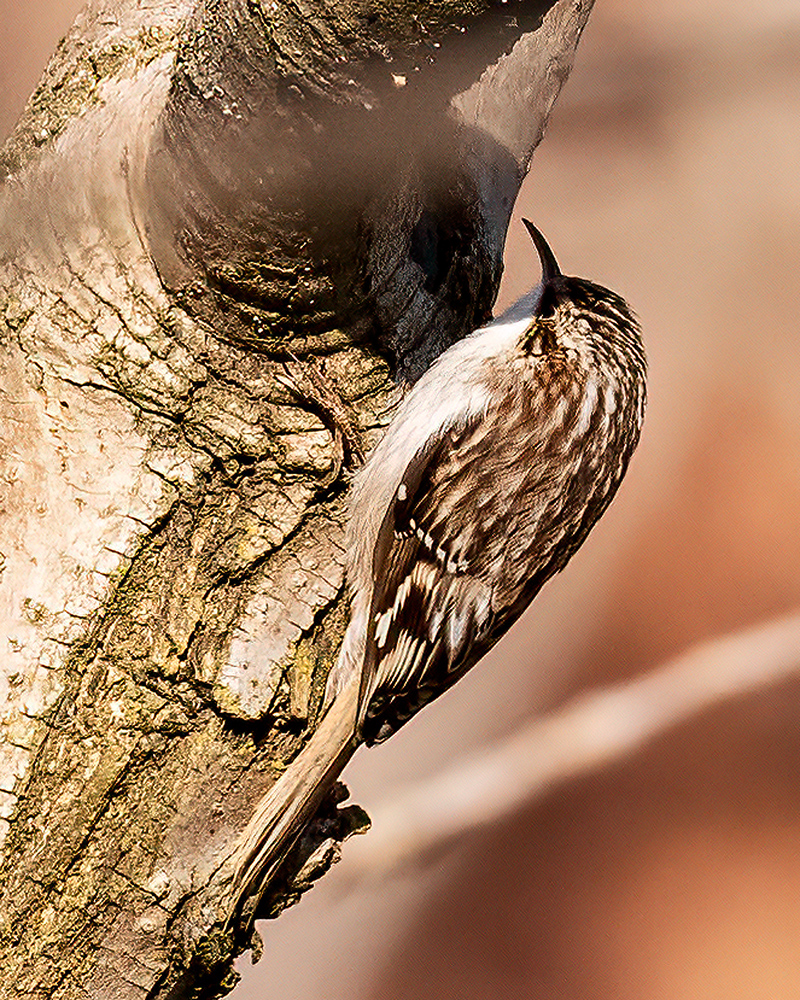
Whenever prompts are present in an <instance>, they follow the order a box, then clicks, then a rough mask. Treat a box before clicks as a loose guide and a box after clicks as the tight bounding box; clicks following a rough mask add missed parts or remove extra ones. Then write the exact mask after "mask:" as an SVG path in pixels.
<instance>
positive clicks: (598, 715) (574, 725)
mask: <svg viewBox="0 0 800 1000" xmlns="http://www.w3.org/2000/svg"><path fill="white" fill-rule="evenodd" d="M799 651H800V615H797V614H795V615H792V616H790V617H787V618H783V619H779V620H777V621H774V622H769V623H766V624H763V625H760V626H758V627H756V628H752V629H749V630H747V631H743V632H737V633H734V634H733V635H730V636H726V637H725V638H722V639H717V640H714V641H712V642H706V643H703V644H702V645H700V646H697V647H696V648H694V649H690V650H689V651H688V652H686V653H684V654H683V655H682V656H679V657H678V658H677V659H675V660H672V661H670V662H669V663H666V664H664V665H662V666H660V667H657V668H656V669H654V670H652V671H651V672H650V673H648V674H646V675H645V676H643V677H639V678H636V679H635V680H632V681H628V682H626V683H624V684H619V685H616V686H614V687H610V688H600V689H598V690H595V691H591V692H589V693H588V694H583V695H581V696H580V697H578V698H576V699H575V700H574V701H572V702H570V703H569V704H568V705H566V706H565V707H564V708H562V709H561V710H560V711H558V712H556V713H554V714H553V715H551V716H549V717H547V718H544V719H534V720H533V721H532V722H531V723H529V724H528V725H527V726H524V727H522V728H520V729H519V730H518V731H517V732H515V733H513V734H512V735H511V736H509V737H508V738H507V739H504V740H503V741H501V742H499V743H498V744H497V745H495V746H492V747H490V748H488V749H486V750H484V751H482V752H481V753H480V754H476V755H474V756H473V757H471V758H468V759H465V760H463V761H460V762H459V763H458V764H457V765H456V766H455V767H452V768H450V769H448V770H447V771H444V772H443V773H441V774H439V775H437V776H435V777H434V778H433V779H431V780H429V781H425V782H423V783H421V784H419V785H416V786H412V787H411V788H410V789H409V790H408V791H407V792H406V793H405V794H403V795H400V796H396V797H394V798H393V799H392V801H387V802H384V803H382V804H379V805H378V806H377V807H376V808H373V810H372V820H373V830H372V833H371V834H370V836H369V837H366V838H364V839H363V840H362V841H361V842H359V843H358V844H355V845H353V848H352V851H351V855H350V857H349V858H348V874H349V880H350V881H361V880H372V879H377V880H380V879H383V878H385V877H386V876H387V875H391V874H393V873H395V872H398V871H402V870H407V869H408V868H409V867H413V866H414V865H418V864H424V863H425V859H426V858H428V857H430V856H432V855H435V854H436V852H438V851H441V850H443V849H446V847H447V846H448V845H449V844H451V843H453V842H454V841H455V840H457V839H458V838H459V837H462V836H464V835H465V834H468V833H469V832H470V831H471V830H476V829H480V828H481V827H484V826H488V825H489V824H491V823H494V822H496V821H497V820H500V819H502V818H503V817H504V816H507V815H509V814H510V813H512V812H514V811H515V810H517V809H519V808H521V807H522V806H524V805H525V804H527V803H530V802H531V801H534V800H536V799H537V798H539V797H541V796H543V795H545V794H546V793H547V792H548V791H550V789H552V788H553V786H554V785H559V784H561V783H563V782H565V781H568V780H570V779H571V778H574V777H577V776H579V775H582V774H586V773H588V772H592V771H596V770H599V769H600V768H602V767H606V766H608V765H609V764H613V763H614V762H615V761H619V760H623V759H625V758H626V757H629V756H630V755H631V754H634V753H635V752H636V751H637V750H638V749H639V748H640V747H641V746H642V745H643V744H645V743H648V742H650V741H652V740H654V739H656V738H658V737H659V736H661V735H662V734H663V733H665V732H667V731H668V730H670V729H672V728H674V727H676V726H678V725H680V724H682V723H685V722H687V721H688V720H690V719H692V718H694V717H696V716H697V715H699V714H701V713H702V712H704V711H706V710H708V709H709V708H711V707H713V706H714V705H717V704H719V703H720V702H724V701H728V700H730V699H734V698H740V697H744V696H746V695H748V694H750V693H751V692H753V691H757V690H759V689H761V688H765V687H769V686H771V685H775V684H779V683H781V682H782V681H784V680H786V679H787V678H789V677H792V676H795V675H797V674H798V673H800V652H799Z"/></svg>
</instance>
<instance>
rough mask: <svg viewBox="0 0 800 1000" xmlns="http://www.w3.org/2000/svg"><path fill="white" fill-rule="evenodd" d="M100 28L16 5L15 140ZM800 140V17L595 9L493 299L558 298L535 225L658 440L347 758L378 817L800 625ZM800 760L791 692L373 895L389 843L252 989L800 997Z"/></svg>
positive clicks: (401, 872)
mask: <svg viewBox="0 0 800 1000" xmlns="http://www.w3.org/2000/svg"><path fill="white" fill-rule="evenodd" d="M80 6H81V3H80V0H62V2H54V0H27V2H26V3H25V4H24V5H22V4H20V3H18V2H17V0H0V24H2V25H3V27H2V29H1V30H0V131H2V132H3V133H4V134H5V133H6V132H7V131H8V130H9V129H10V128H11V126H12V124H13V122H14V120H15V118H16V116H17V115H18V114H19V112H20V110H21V108H22V106H23V104H24V101H25V98H26V96H27V94H28V93H29V92H30V90H31V89H32V87H33V86H34V84H35V82H36V79H37V78H38V75H39V73H40V72H41V68H42V66H43V64H44V62H45V60H46V58H47V56H48V54H49V53H50V51H51V50H52V48H53V47H54V45H55V43H56V42H57V40H58V38H59V37H60V35H61V34H62V33H63V32H64V31H65V30H66V28H67V27H68V26H69V24H70V22H71V20H72V18H73V17H74V15H75V13H76V12H77V10H78V9H79V8H80ZM799 122H800V5H798V4H797V2H796V0H764V2H763V3H762V4H760V5H759V6H758V8H757V9H756V8H753V7H752V5H745V4H744V3H741V2H738V3H737V2H734V3H730V2H728V0H705V2H704V3H697V2H696V0H693V2H690V0H674V2H673V3H671V4H663V3H656V2H655V0H649V2H646V0H640V2H638V3H634V2H632V0H597V5H596V8H595V11H594V13H593V15H592V17H591V19H590V22H589V27H588V28H587V30H586V33H585V36H584V39H583V42H582V44H581V48H580V49H579V53H578V61H577V65H576V68H575V71H574V72H573V74H572V76H571V78H570V80H569V81H568V83H567V86H566V88H565V90H564V92H563V94H562V96H561V98H560V101H559V103H558V105H557V107H556V110H555V112H554V114H553V117H552V120H551V124H550V127H549V130H548V134H547V136H546V137H545V140H544V142H543V143H542V145H541V146H540V148H539V150H538V151H537V154H536V156H535V159H534V163H533V167H532V170H531V173H530V176H529V178H528V180H527V182H526V184H525V186H524V188H523V192H522V195H521V197H520V201H519V204H518V206H517V214H516V216H515V222H514V223H512V227H511V230H510V233H509V241H508V248H507V258H506V278H505V282H504V286H503V290H502V293H501V298H502V301H501V303H500V305H504V304H507V303H508V302H510V301H511V300H512V299H513V298H515V297H516V296H517V295H518V294H520V293H521V292H522V291H524V290H526V289H527V288H528V287H529V286H530V285H531V284H533V283H534V282H535V281H536V280H537V279H538V270H537V264H536V260H535V255H534V253H533V251H532V247H531V246H530V243H529V241H528V238H527V235H526V234H525V233H524V230H523V229H522V227H521V226H520V225H519V224H518V221H516V220H518V218H519V216H520V215H526V216H528V217H530V218H532V219H533V220H535V222H536V223H537V225H539V226H540V227H541V228H542V230H543V231H544V232H545V234H546V235H547V237H548V239H549V240H550V242H551V244H552V246H553V248H554V249H555V252H556V255H557V256H558V258H559V261H560V263H561V265H562V267H563V268H564V270H565V271H567V272H569V273H573V274H581V275H585V276H587V277H591V278H592V279H594V280H596V281H599V282H601V283H603V284H607V285H609V286H610V287H612V288H614V289H616V290H618V291H620V292H621V293H623V294H624V295H625V296H626V297H627V298H628V299H629V301H630V302H631V303H632V304H633V305H634V307H635V308H636V310H637V311H638V313H639V315H640V317H641V320H642V323H643V326H644V330H645V336H646V341H647V347H648V351H649V357H650V366H651V377H650V408H649V413H648V417H647V420H646V423H645V430H644V436H643V440H642V444H641V447H640V450H639V452H638V454H637V456H636V458H635V460H634V462H633V465H632V467H631V470H630V472H629V475H628V478H627V480H626V482H625V484H624V485H623V488H622V489H621V491H620V494H619V496H618V498H617V499H616V500H615V502H614V504H613V505H612V507H611V509H610V511H609V512H608V514H607V515H606V516H605V518H604V519H603V521H602V522H601V523H600V525H599V526H598V527H597V528H596V529H595V531H594V533H593V535H592V536H591V538H590V539H589V541H588V542H587V544H586V545H585V546H584V548H583V550H582V551H581V552H580V553H579V554H578V556H576V558H575V559H574V560H573V562H572V563H571V564H570V566H569V567H568V569H567V571H566V572H565V573H564V574H563V575H562V576H561V577H560V578H559V579H558V580H556V581H554V582H553V583H551V584H550V585H548V587H547V588H546V589H545V591H544V592H543V593H542V594H541V595H540V597H539V598H538V599H537V601H536V602H535V605H534V606H533V607H532V608H531V609H530V611H529V612H528V613H527V615H526V616H525V617H524V619H523V621H522V622H521V623H520V624H519V625H518V626H517V627H516V628H515V629H514V630H512V632H511V634H509V636H507V637H506V639H505V640H504V641H503V642H502V643H501V644H500V645H499V646H498V647H497V649H496V650H495V651H494V652H493V654H492V655H491V657H489V658H488V659H487V660H486V661H484V663H483V664H482V665H481V666H480V667H479V668H476V669H475V670H474V671H473V672H472V673H471V674H470V675H469V676H468V677H467V678H466V679H465V680H464V681H463V682H461V684H460V685H458V686H457V687H456V688H455V689H454V690H453V691H451V692H450V693H449V694H448V695H447V696H445V697H444V698H442V699H441V700H440V701H439V702H437V703H436V705H435V706H432V707H431V708H430V709H428V710H426V711H425V712H423V713H422V714H421V715H420V716H418V717H417V718H416V719H415V720H414V721H413V722H412V723H411V724H409V725H408V726H407V727H406V729H405V730H403V731H402V732H401V733H400V734H399V735H398V736H397V737H396V738H394V739H393V740H391V741H390V742H389V743H388V744H387V745H385V746H382V747H379V748H376V749H374V750H372V751H369V752H362V753H361V754H359V755H358V756H357V758H356V759H355V760H354V762H353V763H352V764H351V765H350V767H349V768H348V770H347V772H346V775H345V777H346V780H347V782H348V784H349V785H350V788H351V790H352V793H353V797H354V798H355V800H356V801H358V802H359V803H361V804H362V805H364V806H365V807H366V808H367V810H368V811H371V812H374V813H375V815H376V816H379V815H380V814H381V810H382V809H383V808H384V805H385V804H386V803H391V802H392V801H393V800H395V799H396V797H397V796H398V795H399V794H400V792H401V791H403V790H405V789H408V788H413V787H414V786H415V785H417V784H419V783H420V782H424V781H425V780H426V779H428V778H430V777H431V776H434V775H437V774H438V773H440V772H441V771H443V770H445V769H446V768H448V767H450V766H451V765H452V764H453V762H455V761H458V760H460V759H461V758H463V757H464V755H465V754H469V753H473V754H476V755H477V756H478V757H480V756H481V755H483V754H485V753H487V752H488V751H490V750H491V749H492V748H494V747H495V746H496V745H497V744H498V742H500V743H502V741H503V740H504V739H505V738H506V737H508V736H509V734H512V733H513V732H514V731H515V730H516V729H517V728H518V727H520V726H524V725H526V724H528V723H529V721H530V719H531V718H535V717H537V716H540V715H544V714H546V713H553V712H558V711H559V710H560V709H561V706H563V705H564V704H565V703H569V700H570V699H571V698H572V697H574V696H575V695H576V694H578V693H579V692H581V691H586V690H592V689H595V688H597V687H598V686H604V685H612V684H615V683H618V682H620V681H625V680H628V679H631V678H637V677H640V676H643V675H645V674H647V673H648V672H654V671H658V670H659V669H660V667H661V665H662V664H663V663H665V662H666V661H668V660H669V659H670V658H672V657H674V656H676V655H677V654H679V653H681V652H682V651H684V650H686V649H689V648H691V647H693V646H695V645H696V644H697V643H699V642H703V641H705V640H709V639H713V638H714V637H717V636H723V635H730V634H735V633H737V632H739V631H741V630H747V629H749V628H751V627H752V626H755V625H758V624H759V623H763V622H768V621H770V620H771V619H774V618H775V617H777V616H780V615H784V614H786V613H788V612H791V611H792V610H794V609H796V608H798V607H800V572H799V571H798V564H799V563H800V531H798V519H799V517H800V459H799V457H798V456H800V377H799V376H798V372H800V318H799V317H800V279H798V277H797V275H798V274H799V273H800V242H799V241H798V232H800V128H799V127H798V123H799ZM756 656H757V650H756ZM798 666H800V650H799V651H798ZM799 751H800V680H794V679H792V677H791V676H788V677H784V679H783V680H781V681H775V682H774V683H765V684H764V685H763V686H762V687H761V688H760V689H758V690H757V691H755V692H752V691H751V692H750V693H743V694H741V695H739V696H735V697H732V698H729V699H726V700H723V701H721V702H720V703H719V704H718V705H715V706H712V707H710V708H707V709H705V710H704V711H702V712H700V713H698V714H696V715H694V716H693V717H691V718H689V719H687V720H685V721H684V722H682V723H681V724H680V725H678V726H674V727H671V728H670V729H668V730H667V731H665V732H663V733H661V734H660V735H659V736H658V737H657V738H655V739H652V740H650V741H648V742H647V743H646V744H645V746H644V747H643V748H641V749H638V750H635V751H633V752H631V753H629V754H626V755H624V756H623V757H622V759H620V760H618V761H616V762H612V763H611V764H608V765H606V766H605V767H603V768H599V769H597V768H595V769H592V770H590V771H587V772H586V773H584V774H579V775H577V776H572V777H570V778H569V779H568V780H565V781H563V782H559V783H557V784H555V785H553V786H552V787H550V788H549V790H548V791H546V792H541V791H540V792H539V793H537V794H535V795H532V796H531V797H530V800H529V801H528V802H527V803H525V804H524V805H523V806H521V807H517V808H515V809H513V810H511V811H509V812H507V813H506V814H505V815H504V816H502V817H501V818H500V819H497V820H495V821H494V822H492V823H490V824H487V825H485V826H484V827H483V828H482V829H480V830H476V831H473V832H470V833H467V834H464V835H463V836H460V837H459V838H458V839H457V842H456V845H455V846H454V845H453V844H449V845H448V846H447V848H446V849H444V848H443V849H442V850H434V851H426V852H425V853H424V855H423V856H421V857H419V858H413V859H412V860H411V861H410V862H408V863H406V864H405V865H404V866H402V867H400V868H399V869H395V870H392V871H389V872H388V873H382V874H378V873H374V874H372V875H370V874H369V866H368V865H367V864H365V863H364V862H363V861H362V862H359V857H360V856H361V855H360V852H362V853H363V852H364V850H365V849H366V848H365V845H366V844H367V842H368V841H369V837H367V838H361V839H360V841H359V840H356V841H353V842H350V843H349V844H348V845H347V846H346V849H345V852H344V858H343V860H342V862H341V864H340V865H339V866H338V867H337V868H336V869H335V870H334V872H332V873H331V875H330V876H328V877H326V878H325V879H324V880H323V882H322V883H321V884H320V885H319V886H318V887H316V888H315V889H314V890H313V891H312V892H311V893H310V894H309V895H308V896H306V897H305V899H304V900H303V901H302V902H301V904H300V905H299V906H298V907H295V908H294V909H293V910H290V911H288V912H287V913H286V914H284V915H283V916H282V917H281V918H280V920H278V921H275V922H270V923H267V924H263V925H262V926H261V930H262V933H263V936H264V941H265V957H264V960H263V961H262V962H261V964H259V965H257V966H255V967H251V966H250V965H249V964H248V963H247V962H246V961H243V962H242V963H241V966H240V969H241V972H242V975H243V980H242V984H241V985H240V987H239V988H238V990H237V992H236V993H235V994H234V996H235V997H236V1000H255V998H266V1000H311V998H319V997H325V998H326V1000H345V998H348V1000H395V998H397V1000H400V998H401V997H402V998H403V1000H417V998H419V1000H422V998H426V1000H449V998H455V997H458V998H461V1000H472V998H474V1000H478V998H486V997H492V996H503V997H507V998H511V1000H516V998H520V1000H522V998H526V1000H528V998H537V1000H554V998H558V1000H662V998H663V1000H684V998H686V1000H689V998H691V1000H712V998H713V1000H723V998H724V1000H730V998H736V1000H751V998H753V1000H755V998H759V1000H762V998H763V1000H790V998H791V1000H796V998H797V997H798V996H800V948H798V945H797V942H798V940H800V753H799ZM513 777H514V776H513V774H512V775H510V778H511V779H513Z"/></svg>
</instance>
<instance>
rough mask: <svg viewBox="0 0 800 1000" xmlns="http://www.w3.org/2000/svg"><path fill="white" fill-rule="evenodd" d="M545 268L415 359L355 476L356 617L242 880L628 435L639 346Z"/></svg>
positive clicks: (455, 644) (529, 559)
mask: <svg viewBox="0 0 800 1000" xmlns="http://www.w3.org/2000/svg"><path fill="white" fill-rule="evenodd" d="M523 221H525V225H526V226H527V228H528V231H529V233H530V235H531V237H532V239H533V242H534V244H535V245H536V248H537V250H538V252H539V256H540V259H541V264H542V280H541V282H540V283H539V285H538V286H537V287H536V289H534V291H533V292H531V293H530V294H529V295H527V296H525V297H524V298H523V299H521V300H520V301H519V302H518V303H517V304H516V305H515V306H513V307H512V308H511V309H510V310H509V311H508V312H507V313H505V314H504V315H503V316H501V317H500V318H499V319H497V320H495V321H493V322H492V323H490V324H488V325H487V326H486V327H483V328H482V329H480V330H477V331H475V333H473V334H471V335H470V336H469V337H466V338H465V339H464V340H462V341H460V342H459V343H457V344H455V345H454V346H453V347H451V348H450V349H449V350H448V351H446V352H445V353H444V354H442V356H441V357H440V358H439V359H438V360H437V361H436V363H435V364H434V365H432V367H431V368H430V369H429V370H428V371H427V372H426V373H425V374H424V375H423V376H422V378H421V379H420V380H419V381H418V382H417V384H416V385H415V386H414V388H413V389H412V390H411V392H410V393H409V394H408V396H407V397H406V398H405V400H404V401H403V403H402V404H401V406H400V408H399V410H398V412H397V414H396V415H395V417H394V419H393V420H392V422H391V424H390V426H389V428H388V430H387V431H386V434H385V436H384V438H383V439H382V440H381V442H380V444H379V445H378V446H377V447H376V448H375V450H374V451H373V452H372V454H371V456H370V458H369V460H368V461H367V463H366V465H365V466H364V467H363V469H362V470H361V471H360V472H359V473H358V475H357V477H356V479H355V483H354V486H353V491H352V497H351V503H350V521H349V527H348V532H347V548H348V563H347V576H348V581H349V586H350V589H351V592H352V609H351V620H350V624H349V626H348V629H347V633H346V635H345V639H344V642H343V644H342V649H341V652H340V655H339V659H338V662H337V664H336V666H335V667H334V669H333V670H332V672H331V675H330V677H329V680H328V687H327V692H326V705H327V709H326V714H325V717H324V718H323V720H322V722H321V724H320V726H319V728H318V729H317V731H316V733H315V734H314V736H313V737H312V739H311V741H310V742H309V744H308V746H307V747H306V748H305V750H304V751H303V752H302V753H301V755H300V756H299V758H298V759H297V761H296V762H295V763H293V764H292V765H291V767H290V768H289V770H288V771H287V772H286V774H285V775H284V776H283V777H282V778H281V779H280V781H278V782H277V784H276V785H275V786H274V788H273V789H272V790H271V792H270V793H269V794H268V795H267V797H266V798H265V800H264V802H263V803H262V807H261V808H260V809H259V813H258V815H257V816H256V817H255V818H254V820H253V823H251V826H250V829H249V831H248V833H247V834H246V835H245V838H244V840H243V842H242V845H241V853H240V864H239V873H238V874H239V882H240V885H241V887H242V891H243V892H244V893H245V894H248V893H249V894H253V892H254V891H257V890H255V886H256V883H257V882H258V881H262V882H263V880H264V879H265V878H268V877H269V875H270V874H271V873H272V871H274V868H275V866H276V865H277V863H278V861H279V860H280V859H281V858H282V857H283V856H284V854H285V851H286V849H287V847H288V845H289V844H291V842H292V840H293V839H294V837H295V836H296V835H297V834H298V833H299V832H300V829H301V828H302V824H303V823H304V822H305V821H306V820H307V819H308V818H309V817H310V815H311V814H312V812H313V810H314V809H315V808H316V805H317V803H318V802H319V801H320V799H321V797H322V795H323V794H324V793H325V791H326V790H327V789H328V788H329V787H330V785H331V783H332V782H333V780H335V778H336V776H337V775H338V773H339V771H340V770H341V768H342V767H343V766H344V763H345V761H346V760H347V759H348V758H349V756H350V755H351V754H352V752H353V750H354V749H355V747H356V746H357V745H358V744H359V743H360V742H366V743H368V744H369V743H374V742H376V741H379V740H382V739H385V738H386V737H387V736H389V735H391V734H392V733H393V732H394V731H395V730H396V729H397V728H398V727H399V726H401V725H402V724H403V723H404V722H405V721H406V720H407V719H409V718H410V717H411V716H412V715H413V714H414V713H415V712H417V711H418V710H419V709H420V708H421V707H422V706H423V705H425V704H427V703H428V702H429V701H431V700H432V699H433V698H435V697H436V696H437V695H439V694H441V693H442V692H443V691H444V690H446V689H447V688H448V687H450V685H451V684H453V683H454V682H455V681H456V680H457V679H458V678H459V677H461V676H462V675H463V674H464V673H465V672H466V671H467V670H469V668H470V667H471V666H473V664H475V663H476V662H477V661H478V660H479V659H480V658H481V657H482V656H483V655H484V654H485V653H486V652H487V650H488V649H489V648H490V647H491V646H492V645H493V644H494V643H495V642H496V641H497V639H499V638H500V636H501V635H502V634H503V633H504V632H505V631H506V630H507V629H508V628H509V626H510V625H511V624H512V623H513V622H514V621H515V620H516V619H517V618H518V617H519V615H520V614H521V613H522V611H523V610H524V609H525V608H526V607H527V606H528V604H529V603H530V602H531V601H532V600H533V598H534V597H535V596H536V594H537V593H538V591H539V589H540V588H541V587H542V585H543V584H544V583H545V582H546V581H547V580H548V579H549V578H550V577H551V576H552V575H553V574H554V573H556V572H558V570H560V569H562V568H563V567H564V565H565V564H566V563H567V561H568V560H569V558H570V556H571V555H572V554H573V553H574V552H575V551H576V549H577V548H578V547H579V546H580V544H581V543H582V542H583V540H584V538H585V537H586V535H587V534H588V532H589V530H590V529H591V527H592V525H593V524H594V523H595V521H597V519H598V518H599V517H600V515H601V514H602V513H603V511H604V510H605V509H606V507H607V506H608V504H609V502H610V501H611V499H612V497H613V496H614V493H615V492H616V490H617V487H618V486H619V484H620V481H621V480H622V477H623V475H624V473H625V470H626V468H627V466H628V462H629V460H630V457H631V455H632V453H633V450H634V448H635V447H636V443H637V441H638V439H639V431H640V428H641V424H642V418H643V416H644V406H645V372H646V362H645V356H644V350H643V347H642V342H641V336H640V331H639V327H638V324H637V322H636V319H635V318H634V316H633V314H632V312H631V310H630V308H629V307H628V305H627V303H626V302H625V301H624V300H623V299H622V298H621V297H620V296H619V295H616V294H615V293H614V292H611V291H609V290H608V289H606V288H601V287H600V286H599V285H595V284H593V283H592V282H590V281H586V280H584V279H582V278H570V277H567V276H565V275H563V274H562V273H561V271H560V270H559V268H558V265H557V263H556V260H555V258H554V256H553V254H552V252H551V250H550V248H549V246H548V245H547V243H546V242H545V239H544V237H543V236H542V235H541V233H540V232H539V230H538V229H536V227H535V226H533V225H532V224H531V223H530V222H527V221H526V220H523Z"/></svg>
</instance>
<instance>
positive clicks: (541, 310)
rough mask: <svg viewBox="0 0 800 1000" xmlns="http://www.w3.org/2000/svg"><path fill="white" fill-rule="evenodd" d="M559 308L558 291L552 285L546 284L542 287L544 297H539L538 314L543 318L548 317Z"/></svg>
mask: <svg viewBox="0 0 800 1000" xmlns="http://www.w3.org/2000/svg"><path fill="white" fill-rule="evenodd" d="M557 308H558V293H557V292H556V290H555V288H553V286H552V285H545V286H544V288H543V289H542V297H541V298H540V299H539V305H538V307H537V309H536V315H537V316H539V317H540V318H541V319H547V318H548V317H549V316H552V315H553V313H554V312H555V311H556V309H557Z"/></svg>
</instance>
